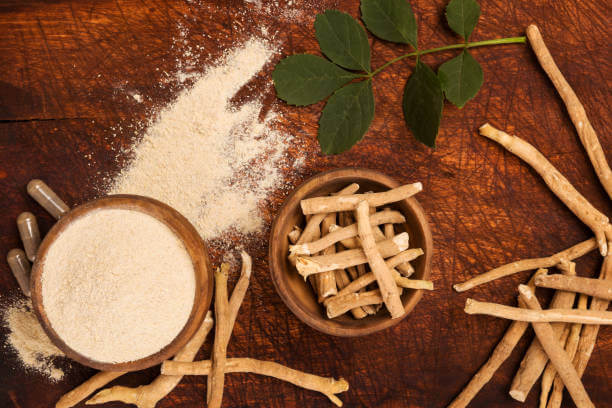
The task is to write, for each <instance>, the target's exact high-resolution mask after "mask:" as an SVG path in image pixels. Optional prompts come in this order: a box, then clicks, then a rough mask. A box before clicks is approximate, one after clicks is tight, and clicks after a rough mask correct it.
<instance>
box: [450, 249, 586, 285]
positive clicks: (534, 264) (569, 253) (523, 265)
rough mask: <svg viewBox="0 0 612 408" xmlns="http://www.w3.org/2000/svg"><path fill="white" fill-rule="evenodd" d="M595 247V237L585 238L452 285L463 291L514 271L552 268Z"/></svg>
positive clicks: (511, 273)
mask: <svg viewBox="0 0 612 408" xmlns="http://www.w3.org/2000/svg"><path fill="white" fill-rule="evenodd" d="M595 248H597V242H596V241H595V238H591V239H587V240H586V241H583V242H581V243H579V244H576V245H574V246H572V247H570V248H568V249H566V250H564V251H561V252H558V253H556V254H554V255H551V256H548V257H546V258H532V259H523V260H521V261H515V262H511V263H509V264H506V265H503V266H500V267H498V268H495V269H492V270H490V271H488V272H485V273H481V274H480V275H477V276H475V277H473V278H472V279H469V280H467V281H465V282H463V283H458V284H455V285H453V288H454V289H455V290H456V291H457V292H465V291H466V290H469V289H472V288H473V287H476V286H478V285H482V284H484V283H487V282H491V281H493V280H495V279H499V278H503V277H505V276H510V275H513V274H515V273H519V272H523V271H528V270H532V269H539V268H552V267H553V266H556V265H558V264H559V263H560V262H561V261H573V260H574V259H576V258H580V257H581V256H584V255H586V254H588V253H589V252H591V251H592V250H594V249H595Z"/></svg>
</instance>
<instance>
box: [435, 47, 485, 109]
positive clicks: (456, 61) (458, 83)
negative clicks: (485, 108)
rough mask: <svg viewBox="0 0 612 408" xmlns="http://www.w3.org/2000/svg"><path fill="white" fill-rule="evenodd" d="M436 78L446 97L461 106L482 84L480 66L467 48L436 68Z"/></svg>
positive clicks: (474, 94)
mask: <svg viewBox="0 0 612 408" xmlns="http://www.w3.org/2000/svg"><path fill="white" fill-rule="evenodd" d="M438 78H439V79H440V83H441V84H442V90H443V91H444V93H445V94H446V99H448V100H449V101H451V102H452V103H453V104H455V106H457V107H458V108H463V105H465V104H466V102H467V101H469V100H470V99H472V98H473V97H474V96H476V94H477V93H478V91H479V90H480V87H481V86H482V82H483V75H482V68H480V64H479V63H478V61H476V60H475V59H474V57H472V56H471V55H470V53H469V52H468V51H467V50H463V52H462V53H461V54H459V55H457V56H456V57H455V58H453V59H452V60H450V61H447V62H445V63H444V64H442V65H441V66H440V68H439V69H438Z"/></svg>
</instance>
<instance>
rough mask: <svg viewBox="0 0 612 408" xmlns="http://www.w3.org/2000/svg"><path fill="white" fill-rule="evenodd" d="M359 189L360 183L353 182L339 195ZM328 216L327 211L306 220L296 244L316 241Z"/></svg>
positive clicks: (339, 192) (352, 192)
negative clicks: (322, 223)
mask: <svg viewBox="0 0 612 408" xmlns="http://www.w3.org/2000/svg"><path fill="white" fill-rule="evenodd" d="M357 190H359V184H356V183H353V184H351V185H348V186H346V187H344V188H343V189H342V190H340V191H338V193H337V195H338V196H342V195H349V194H354V193H355V192H356V191H357ZM326 216H327V212H324V213H320V214H316V215H313V216H312V217H310V219H309V220H308V221H307V222H306V227H304V231H303V232H302V235H300V237H299V238H298V240H297V241H296V244H303V243H305V242H310V241H314V239H318V238H319V237H316V235H317V234H320V231H321V228H320V227H321V222H323V219H324V218H325V217H326ZM315 237H316V238H315Z"/></svg>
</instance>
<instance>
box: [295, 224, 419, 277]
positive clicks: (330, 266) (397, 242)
mask: <svg viewBox="0 0 612 408" xmlns="http://www.w3.org/2000/svg"><path fill="white" fill-rule="evenodd" d="M376 246H377V248H378V251H379V252H380V254H381V255H382V257H383V258H388V257H392V256H395V255H397V254H399V253H400V252H402V251H405V250H406V249H407V248H408V234H406V233H405V232H403V233H401V234H399V235H396V236H395V237H394V238H393V239H388V240H385V241H382V242H379V243H377V245H376ZM366 262H368V259H367V257H366V255H365V253H364V252H363V249H350V250H348V251H342V252H337V253H335V254H331V255H318V256H312V257H305V256H298V257H297V259H296V264H295V266H296V268H297V270H298V272H299V273H300V275H302V276H303V277H304V279H306V278H307V277H308V276H310V275H312V274H315V273H321V272H327V271H333V270H334V269H346V268H349V267H351V266H357V265H360V264H364V263H366Z"/></svg>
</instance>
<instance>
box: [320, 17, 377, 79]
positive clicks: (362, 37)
mask: <svg viewBox="0 0 612 408" xmlns="http://www.w3.org/2000/svg"><path fill="white" fill-rule="evenodd" d="M314 26H315V34H316V36H317V40H318V41H319V46H320V47H321V51H322V52H323V54H325V56H327V58H329V59H330V60H332V62H335V63H336V64H338V65H340V66H341V67H344V68H347V69H354V70H361V71H366V72H370V44H369V43H368V36H367V35H366V31H365V29H364V28H363V27H362V26H361V24H359V22H358V21H357V20H355V19H354V18H353V17H351V16H350V15H348V14H346V13H342V12H340V11H338V10H327V11H326V12H325V13H323V14H318V15H317V18H316V20H315V24H314Z"/></svg>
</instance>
